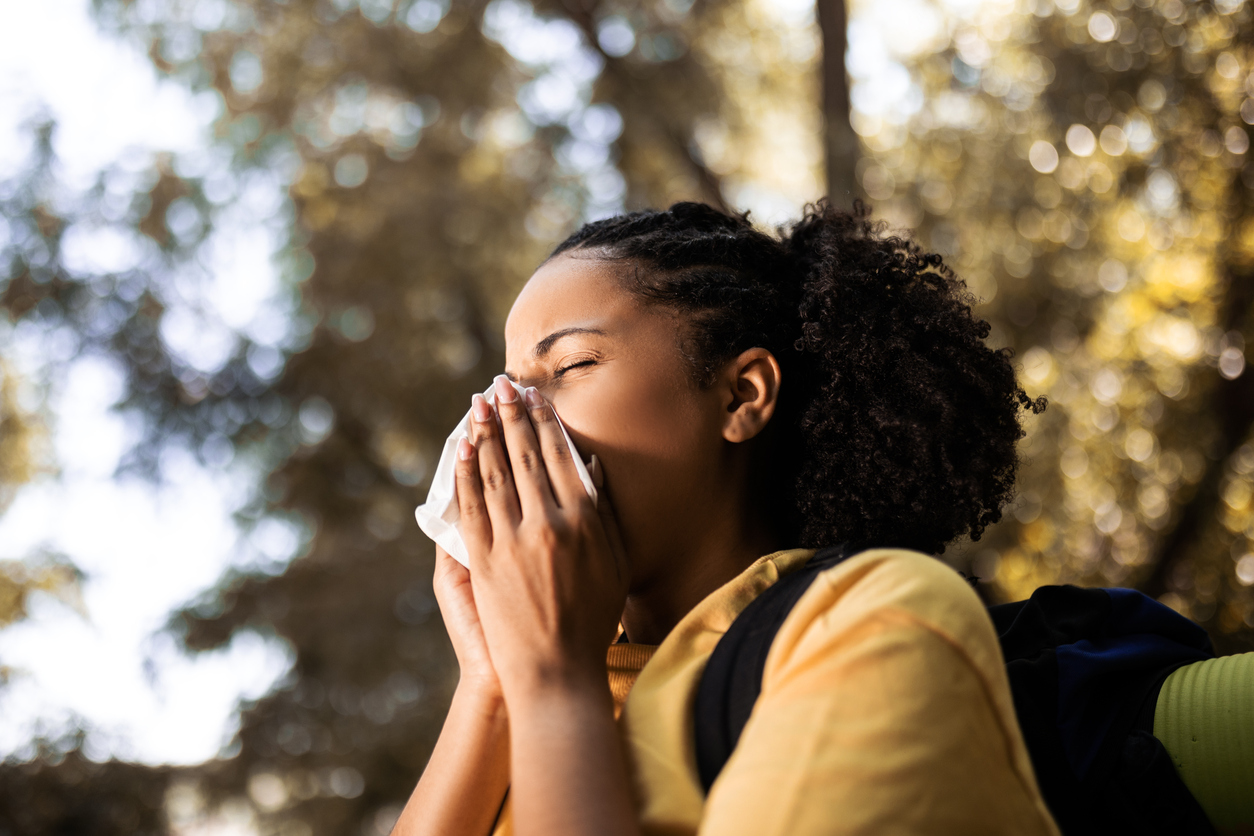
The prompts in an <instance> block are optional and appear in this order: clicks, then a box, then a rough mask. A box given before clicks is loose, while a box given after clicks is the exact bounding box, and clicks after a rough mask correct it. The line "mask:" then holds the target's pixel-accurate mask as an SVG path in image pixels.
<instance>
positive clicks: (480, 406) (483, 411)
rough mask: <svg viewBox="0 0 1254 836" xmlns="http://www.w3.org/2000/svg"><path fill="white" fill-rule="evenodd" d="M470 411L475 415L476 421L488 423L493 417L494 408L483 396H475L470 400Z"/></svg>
mask: <svg viewBox="0 0 1254 836" xmlns="http://www.w3.org/2000/svg"><path fill="white" fill-rule="evenodd" d="M470 411H471V412H472V413H474V416H475V420H476V421H486V420H488V419H489V418H491V417H492V407H490V406H488V401H487V399H486V398H484V397H483V395H475V396H474V397H473V398H471V399H470Z"/></svg>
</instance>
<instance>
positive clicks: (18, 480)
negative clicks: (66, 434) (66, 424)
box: [0, 363, 48, 513]
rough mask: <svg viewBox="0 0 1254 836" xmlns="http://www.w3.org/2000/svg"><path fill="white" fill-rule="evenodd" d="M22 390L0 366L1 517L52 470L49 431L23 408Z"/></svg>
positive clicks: (6, 368) (12, 374) (2, 366)
mask: <svg viewBox="0 0 1254 836" xmlns="http://www.w3.org/2000/svg"><path fill="white" fill-rule="evenodd" d="M20 387H21V381H20V380H19V379H18V377H17V376H16V375H15V374H14V373H13V372H12V371H11V370H10V369H9V368H8V366H7V365H5V364H3V363H0V513H4V511H5V509H7V508H8V507H9V505H10V504H12V502H13V497H14V496H16V494H17V491H18V489H19V488H21V487H22V485H25V484H26V483H27V482H29V481H30V480H31V479H32V478H34V477H35V475H36V474H38V473H40V472H41V471H45V470H47V468H48V462H47V452H46V450H45V449H44V448H45V447H46V436H47V434H46V431H45V428H44V427H43V424H42V422H40V420H39V418H38V416H36V415H34V414H33V413H32V411H31V410H30V409H28V408H26V407H25V406H23V404H22V399H21V398H20V396H19V388H20Z"/></svg>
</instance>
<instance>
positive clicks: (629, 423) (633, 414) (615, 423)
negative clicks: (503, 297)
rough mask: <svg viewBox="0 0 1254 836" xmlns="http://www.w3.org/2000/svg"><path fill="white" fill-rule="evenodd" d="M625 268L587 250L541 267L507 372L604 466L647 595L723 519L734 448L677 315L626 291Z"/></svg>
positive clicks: (513, 319)
mask: <svg viewBox="0 0 1254 836" xmlns="http://www.w3.org/2000/svg"><path fill="white" fill-rule="evenodd" d="M626 269H634V268H633V267H632V266H630V265H623V264H620V263H615V262H610V261H603V260H600V259H597V258H596V257H594V256H592V255H591V254H588V253H577V254H573V255H572V254H570V253H564V254H562V255H560V256H557V257H556V258H554V259H552V260H551V261H549V262H547V263H545V264H544V265H542V266H541V267H540V269H539V270H537V271H536V273H535V275H533V276H532V277H531V279H530V280H529V281H528V282H527V285H526V286H525V287H524V288H523V290H522V293H520V294H519V296H518V299H517V301H515V302H514V307H513V308H512V310H511V311H510V314H509V319H508V320H507V321H506V324H505V346H506V348H505V351H506V366H505V367H506V370H507V374H508V375H509V376H510V378H512V379H513V380H516V381H517V382H519V383H521V384H523V385H524V386H534V387H536V388H537V389H538V390H540V392H541V394H543V395H544V396H545V397H546V398H548V399H549V400H550V401H551V402H552V403H553V405H554V407H555V408H556V410H557V413H558V415H559V416H561V419H562V421H563V423H564V424H565V425H566V428H567V430H568V431H569V432H570V435H571V438H572V439H573V440H574V442H575V445H576V447H578V449H579V451H580V453H581V454H582V455H583V457H584V459H585V461H586V460H588V459H589V458H590V457H591V456H592V455H593V454H596V456H597V457H598V458H599V459H600V461H601V464H602V467H603V469H604V474H605V488H606V492H607V494H608V495H609V497H610V499H611V501H612V503H613V507H614V510H615V513H616V514H617V517H618V521H619V525H620V527H621V529H622V533H623V540H624V544H625V546H626V548H627V552H628V556H629V557H630V559H631V562H632V575H633V578H632V586H633V591H642V590H643V589H644V588H646V587H647V586H649V585H651V583H652V582H653V581H654V580H656V577H657V572H658V570H659V569H660V568H663V567H664V566H665V565H666V561H667V559H668V558H673V557H675V556H679V555H682V554H683V553H684V551H683V550H684V546H685V543H686V542H687V541H688V540H689V539H690V538H691V536H692V535H693V533H694V532H693V531H692V529H694V528H699V527H700V521H701V520H702V519H703V518H704V519H714V518H717V517H718V513H717V509H716V508H715V507H714V506H715V505H717V503H719V502H721V501H723V500H724V498H725V497H721V496H720V495H719V494H720V493H721V492H720V490H719V480H720V478H722V477H724V476H725V474H724V473H722V472H721V471H722V470H723V467H724V463H723V461H722V459H723V458H724V457H725V453H726V447H727V445H726V442H725V441H724V440H723V437H722V426H723V415H724V412H725V406H724V404H722V403H721V401H720V400H719V395H718V393H717V391H716V390H710V391H705V390H702V389H700V388H699V387H697V386H696V385H695V384H694V383H693V381H692V378H691V377H690V367H689V364H688V361H687V360H686V359H685V358H684V357H683V355H682V354H681V352H680V328H681V320H680V318H679V317H678V315H677V314H675V313H674V312H672V311H669V310H668V309H666V308H664V307H661V306H657V305H647V304H644V303H643V302H641V301H640V300H639V299H638V298H637V297H635V296H634V295H632V294H631V293H630V292H629V291H627V290H626V289H624V287H623V283H622V281H621V280H620V278H619V276H620V275H621V274H620V271H622V270H626Z"/></svg>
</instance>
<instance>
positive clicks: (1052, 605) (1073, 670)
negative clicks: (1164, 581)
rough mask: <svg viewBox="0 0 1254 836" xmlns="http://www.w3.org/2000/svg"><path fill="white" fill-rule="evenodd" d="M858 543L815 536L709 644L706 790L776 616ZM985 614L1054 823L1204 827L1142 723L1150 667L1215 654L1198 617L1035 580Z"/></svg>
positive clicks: (1204, 830) (1164, 670) (702, 739)
mask: <svg viewBox="0 0 1254 836" xmlns="http://www.w3.org/2000/svg"><path fill="white" fill-rule="evenodd" d="M862 550H863V549H861V548H854V547H851V546H837V547H833V548H826V549H820V550H819V551H817V552H816V553H815V554H814V556H813V557H812V558H811V559H810V560H809V561H808V562H807V563H806V564H805V566H803V567H802V568H801V569H799V570H797V571H795V572H792V573H790V574H788V575H785V576H784V577H782V578H780V579H779V580H778V581H777V582H776V583H775V584H774V585H772V586H770V587H768V588H767V589H766V590H765V591H764V592H763V593H762V594H761V595H759V596H758V597H757V598H756V599H754V600H753V601H752V602H751V603H750V604H749V605H748V606H747V607H745V609H744V610H743V611H742V612H741V613H740V615H739V616H738V617H737V618H736V619H735V621H734V622H732V625H731V626H730V627H729V628H728V630H727V632H726V633H725V634H724V635H723V637H722V638H721V639H720V640H719V642H718V644H717V645H716V646H715V648H714V651H713V653H712V654H711V655H710V658H709V661H708V663H707V664H706V668H705V671H704V673H703V674H702V678H701V682H700V684H699V686H698V688H697V697H696V702H695V705H694V711H695V716H694V730H695V734H696V759H697V771H698V775H699V777H700V779H701V784H702V786H703V787H704V789H705V791H706V792H707V793H708V792H709V790H710V787H711V786H712V785H713V784H714V780H715V778H717V777H718V774H719V772H721V771H722V768H723V765H724V764H725V763H726V762H727V759H728V758H729V757H731V754H732V750H733V749H735V746H736V743H737V741H738V740H739V738H740V733H741V731H742V730H743V729H744V726H745V723H746V722H747V721H748V719H749V715H750V713H751V712H752V711H753V706H754V704H755V703H756V702H757V698H758V694H759V693H760V692H761V690H762V672H763V669H764V667H765V665H766V657H767V654H768V653H769V652H770V648H771V643H772V642H773V641H774V639H775V635H776V633H778V632H779V629H780V626H781V625H782V624H783V623H784V620H785V619H786V618H787V617H788V614H789V613H790V612H791V611H792V608H793V607H794V606H795V605H796V603H797V601H798V600H800V598H801V596H802V595H803V594H804V593H805V591H806V590H807V589H809V588H810V584H811V583H813V581H814V579H815V578H816V577H818V575H819V574H820V573H821V572H823V571H825V570H827V569H830V568H832V567H833V566H835V565H837V564H838V563H840V562H841V561H843V560H845V559H846V558H847V557H850V556H852V555H854V554H857V553H858V552H860V551H862ZM989 616H990V617H991V618H992V620H993V625H994V627H995V629H996V630H997V633H998V638H999V639H1000V642H1001V647H1002V655H1003V657H1004V658H1005V661H1006V672H1007V675H1008V677H1009V680H1010V687H1011V693H1012V696H1013V699H1014V706H1015V713H1016V715H1017V716H1018V720H1019V726H1020V729H1021V730H1022V732H1023V737H1024V741H1025V743H1026V744H1027V748H1028V753H1029V756H1030V758H1031V760H1032V767H1033V769H1034V771H1035V773H1036V778H1037V782H1038V784H1039V786H1040V790H1041V794H1042V796H1043V798H1044V800H1045V803H1046V805H1047V806H1048V807H1049V810H1050V812H1051V813H1052V814H1053V816H1054V819H1055V821H1056V822H1057V824H1058V826H1059V829H1060V830H1061V831H1062V832H1063V833H1064V834H1066V836H1085V835H1087V834H1094V836H1096V834H1108V833H1118V832H1128V833H1132V832H1135V833H1138V834H1159V833H1161V834H1164V836H1166V834H1173V835H1175V834H1183V835H1184V836H1193V834H1197V836H1203V835H1204V836H1213V834H1215V832H1216V831H1215V829H1214V827H1213V826H1212V825H1211V823H1210V821H1209V820H1208V819H1207V817H1206V814H1205V812H1204V811H1203V810H1202V808H1201V806H1200V805H1199V804H1198V802H1197V800H1196V799H1195V798H1194V797H1193V795H1192V794H1191V793H1190V792H1189V790H1188V788H1187V787H1186V786H1185V785H1184V782H1183V781H1182V780H1181V779H1180V777H1179V775H1178V774H1177V773H1176V770H1175V767H1174V765H1173V764H1172V762H1171V757H1170V755H1169V754H1168V753H1167V750H1166V749H1165V748H1164V747H1163V744H1162V743H1161V742H1160V741H1159V740H1158V739H1157V738H1155V737H1154V735H1153V712H1154V706H1155V703H1156V701H1157V698H1158V692H1159V689H1160V688H1161V687H1162V683H1163V680H1164V679H1166V677H1167V675H1168V674H1170V673H1171V672H1172V671H1174V670H1176V669H1177V668H1179V667H1181V666H1183V665H1186V664H1190V663H1193V662H1197V661H1202V660H1204V659H1209V658H1212V657H1213V656H1214V653H1213V651H1212V650H1211V645H1210V640H1209V638H1208V637H1207V635H1206V632H1205V630H1203V629H1202V628H1201V627H1200V626H1199V625H1197V624H1195V623H1194V622H1192V621H1190V620H1189V619H1187V618H1184V617H1183V616H1181V615H1179V614H1177V613H1176V612H1175V611H1173V610H1172V609H1170V608H1169V607H1166V606H1164V605H1163V604H1160V603H1159V602H1157V601H1155V600H1154V599H1152V598H1149V597H1148V596H1145V595H1143V594H1141V593H1139V592H1135V591H1133V590H1128V589H1080V588H1077V587H1073V586H1047V587H1041V588H1040V589H1038V590H1036V592H1034V593H1033V594H1032V597H1031V598H1029V599H1028V600H1026V601H1018V602H1015V603H1012V604H1002V605H998V606H993V607H989Z"/></svg>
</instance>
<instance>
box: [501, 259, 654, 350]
mask: <svg viewBox="0 0 1254 836" xmlns="http://www.w3.org/2000/svg"><path fill="white" fill-rule="evenodd" d="M623 269H625V268H624V266H623V265H621V264H618V263H615V262H612V261H605V260H602V259H599V258H596V257H594V256H592V255H590V254H586V253H578V254H571V253H562V254H561V255H559V256H557V257H555V258H553V259H550V260H549V261H546V262H545V263H544V264H542V265H540V269H538V270H536V272H535V273H534V274H532V276H531V278H530V279H528V280H527V284H526V285H525V286H524V287H523V289H522V292H521V293H519V294H518V298H517V299H516V300H515V301H514V306H513V307H512V308H511V309H510V312H509V318H508V319H507V320H506V321H505V345H506V352H507V354H508V356H509V359H510V360H521V359H523V358H525V357H529V356H530V355H531V349H532V347H533V346H535V344H536V343H537V342H539V341H540V340H542V339H544V338H545V337H546V336H548V335H549V334H551V333H553V332H554V331H558V330H561V329H563V328H581V327H586V328H593V327H603V326H604V324H605V323H607V322H609V321H611V320H614V319H616V318H619V317H621V316H623V315H624V314H627V313H628V312H630V311H631V310H633V309H636V308H638V305H637V304H636V300H635V299H634V298H633V297H632V295H631V294H630V293H629V292H628V291H627V290H626V289H625V288H624V287H623V283H622V281H621V280H620V278H619V276H620V271H622V270H623Z"/></svg>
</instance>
